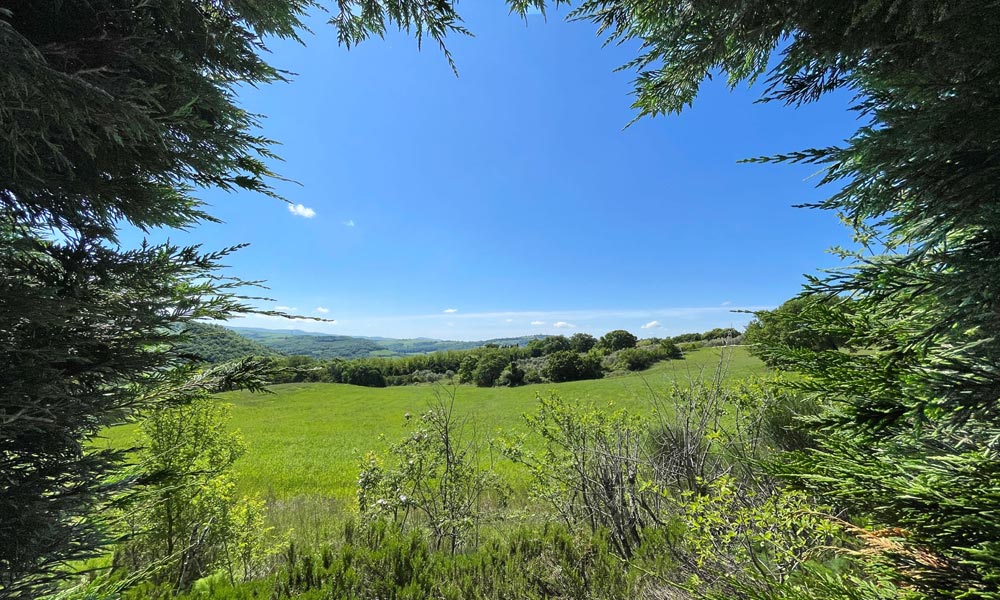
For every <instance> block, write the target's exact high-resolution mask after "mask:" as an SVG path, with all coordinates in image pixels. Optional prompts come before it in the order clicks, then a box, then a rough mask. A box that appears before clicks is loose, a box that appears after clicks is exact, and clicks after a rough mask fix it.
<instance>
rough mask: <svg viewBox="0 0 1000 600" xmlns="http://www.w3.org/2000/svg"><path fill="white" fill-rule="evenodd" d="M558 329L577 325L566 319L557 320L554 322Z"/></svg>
mask: <svg viewBox="0 0 1000 600" xmlns="http://www.w3.org/2000/svg"><path fill="white" fill-rule="evenodd" d="M552 326H553V327H555V328H556V329H575V328H576V325H574V324H572V323H567V322H566V321H556V322H555V323H553V324H552Z"/></svg>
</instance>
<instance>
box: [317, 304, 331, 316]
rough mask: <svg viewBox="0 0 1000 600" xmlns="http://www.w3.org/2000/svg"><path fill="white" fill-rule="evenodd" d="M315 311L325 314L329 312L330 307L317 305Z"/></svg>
mask: <svg viewBox="0 0 1000 600" xmlns="http://www.w3.org/2000/svg"><path fill="white" fill-rule="evenodd" d="M316 312H318V313H319V314H321V315H325V314H327V313H328V312H330V309H329V308H323V307H322V306H317V307H316Z"/></svg>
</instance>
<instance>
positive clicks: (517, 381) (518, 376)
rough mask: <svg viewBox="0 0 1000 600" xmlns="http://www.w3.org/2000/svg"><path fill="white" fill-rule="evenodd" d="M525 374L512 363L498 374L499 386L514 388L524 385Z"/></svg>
mask: <svg viewBox="0 0 1000 600" xmlns="http://www.w3.org/2000/svg"><path fill="white" fill-rule="evenodd" d="M525 377H526V373H525V371H524V369H522V368H521V367H520V366H519V365H518V364H517V363H516V362H512V363H510V364H509V365H507V367H506V368H505V369H504V370H503V372H502V373H500V378H499V379H498V380H497V383H498V384H499V385H505V386H508V387H515V386H518V385H522V384H524V383H525Z"/></svg>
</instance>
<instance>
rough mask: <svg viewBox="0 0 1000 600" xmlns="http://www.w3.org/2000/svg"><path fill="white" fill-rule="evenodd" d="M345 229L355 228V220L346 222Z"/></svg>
mask: <svg viewBox="0 0 1000 600" xmlns="http://www.w3.org/2000/svg"><path fill="white" fill-rule="evenodd" d="M344 227H354V219H348V220H346V221H344Z"/></svg>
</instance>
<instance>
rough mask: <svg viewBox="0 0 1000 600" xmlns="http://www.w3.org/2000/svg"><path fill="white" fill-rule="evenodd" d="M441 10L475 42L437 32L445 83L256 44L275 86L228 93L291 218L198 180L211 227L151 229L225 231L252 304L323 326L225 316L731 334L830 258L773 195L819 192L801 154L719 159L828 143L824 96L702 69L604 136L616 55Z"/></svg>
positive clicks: (501, 330)
mask: <svg viewBox="0 0 1000 600" xmlns="http://www.w3.org/2000/svg"><path fill="white" fill-rule="evenodd" d="M461 8H462V10H463V11H465V12H464V14H465V16H466V20H467V25H468V26H469V27H470V28H471V29H472V30H473V31H474V32H475V34H476V37H475V38H471V39H463V38H453V39H452V40H451V41H450V44H449V46H450V47H451V49H452V51H453V53H454V55H455V58H456V60H457V62H458V67H459V70H460V77H458V78H456V77H455V76H454V75H453V74H452V72H451V71H450V69H449V67H448V65H447V62H446V61H445V59H444V57H443V56H442V55H441V54H440V53H439V52H438V51H437V49H436V48H435V47H433V46H432V45H430V44H428V45H425V47H424V49H423V51H421V52H418V51H417V48H416V44H415V42H414V41H413V40H412V39H410V38H408V37H406V36H405V35H401V34H393V35H390V36H388V37H387V39H386V40H384V41H383V40H372V41H370V42H367V43H365V44H363V45H362V46H361V47H359V48H355V49H352V50H350V51H348V50H346V49H344V48H340V47H338V46H337V44H336V32H335V30H334V29H333V28H332V27H330V26H327V25H325V24H323V23H322V19H321V18H320V19H317V20H315V21H314V22H313V23H312V25H311V26H312V28H313V31H314V33H313V34H312V35H307V37H306V46H304V47H303V46H300V45H297V44H294V43H280V42H279V43H273V44H272V48H271V49H272V51H273V54H272V56H271V57H270V59H271V61H272V63H273V64H275V65H277V66H279V67H280V68H283V69H287V70H289V71H292V72H294V73H296V75H295V77H294V81H293V82H292V83H290V84H278V85H272V86H269V87H266V88H263V89H259V90H247V91H246V92H245V93H244V94H243V95H242V101H243V103H244V105H245V106H246V107H247V108H249V109H250V110H251V111H254V112H258V113H262V114H264V115H267V119H266V120H265V122H264V133H265V134H266V135H267V136H269V137H271V138H273V139H276V140H279V141H280V142H281V143H282V146H281V147H280V148H279V149H278V152H279V154H281V155H282V157H283V158H284V159H285V162H284V163H283V164H279V165H278V166H277V167H276V168H277V170H278V171H279V172H280V173H281V174H282V175H284V176H285V177H288V178H290V179H293V180H295V181H297V182H299V184H301V185H295V184H284V183H279V184H278V186H277V188H278V190H279V191H280V192H281V193H283V194H284V195H285V196H286V197H288V198H289V199H290V200H291V201H292V202H293V203H294V204H301V205H302V208H303V209H304V210H300V211H299V212H300V213H301V214H299V215H297V214H293V212H292V211H290V210H289V208H288V206H286V205H285V204H282V203H280V202H277V201H274V200H270V199H267V198H264V197H259V196H255V195H252V194H223V193H219V192H215V191H210V192H206V193H205V194H204V197H205V198H206V200H208V201H209V202H210V203H211V204H212V209H211V210H212V212H213V213H214V214H215V215H217V216H219V217H220V218H222V219H223V221H224V224H221V225H205V226H202V227H199V228H198V229H196V230H194V231H193V232H190V233H188V234H178V233H176V232H174V233H171V237H172V239H174V240H175V241H181V242H204V243H205V245H206V246H208V247H221V246H226V245H230V244H236V243H240V242H249V243H250V244H251V246H250V247H249V248H247V249H245V250H243V251H241V252H240V253H239V254H238V255H236V256H235V257H233V258H232V260H230V261H229V262H230V265H231V269H232V272H234V273H236V274H238V275H240V276H241V277H243V278H246V279H264V280H267V282H268V284H269V286H270V288H271V290H270V292H269V295H271V296H272V297H274V298H275V302H274V303H273V304H268V305H266V307H268V308H270V307H273V306H285V307H289V308H291V309H294V310H295V311H296V312H298V313H299V314H306V315H316V316H325V317H328V318H331V319H336V323H330V324H315V323H312V322H289V321H278V320H271V319H265V318H250V319H246V320H241V321H237V322H233V324H237V325H253V326H265V327H275V328H299V329H309V330H315V331H329V332H333V333H342V334H347V335H373V336H376V335H377V336H390V337H412V336H428V337H438V338H448V339H485V338H492V337H501V336H513V335H523V334H530V333H567V334H569V333H574V332H577V331H586V332H590V333H594V334H601V333H603V332H605V331H607V330H610V329H616V328H624V329H628V330H631V331H633V332H635V333H637V334H640V335H642V336H644V337H645V336H664V335H672V334H676V333H680V332H684V331H695V330H704V329H708V328H711V327H715V326H730V325H732V326H742V325H743V324H745V322H746V321H747V317H746V316H745V315H741V314H734V313H732V312H730V310H731V309H733V308H754V307H770V306H774V305H776V304H779V303H780V302H782V301H783V300H785V299H787V298H788V297H790V296H792V295H793V294H795V293H796V292H797V291H798V289H799V286H800V285H801V283H802V281H803V278H802V275H803V274H804V273H812V272H815V271H816V270H817V269H818V268H822V267H830V266H834V265H835V264H836V261H835V259H834V258H833V257H831V256H830V255H828V254H827V253H826V249H827V248H828V247H830V246H831V245H834V244H843V243H846V242H847V241H848V239H849V238H848V236H847V232H846V230H845V229H844V228H843V227H842V226H841V225H840V224H839V223H838V222H837V220H836V218H835V216H834V215H832V214H828V213H825V212H821V211H815V210H804V209H796V208H792V205H793V204H798V203H802V202H809V201H815V200H818V199H820V198H822V197H824V196H826V195H829V193H831V192H832V191H833V190H830V189H826V190H823V189H821V190H817V189H816V188H815V184H816V182H817V180H818V177H816V176H815V173H816V168H815V167H794V166H770V165H746V164H742V165H741V164H737V161H739V160H740V159H743V158H747V157H752V156H759V155H765V154H769V153H775V152H782V151H789V150H796V149H802V148H806V147H811V146H825V145H829V144H836V143H839V142H840V141H842V140H843V139H844V138H846V137H847V136H848V135H849V134H850V133H851V132H852V131H853V130H854V129H855V128H856V127H857V125H858V123H857V121H856V120H855V117H854V115H853V114H851V113H849V112H848V111H847V109H846V107H847V105H848V100H849V98H848V97H847V96H838V97H831V98H828V99H827V100H825V101H824V102H822V103H820V104H817V105H813V106H809V107H805V108H800V109H791V108H786V107H784V106H780V105H777V104H755V103H754V100H755V99H756V98H757V97H758V96H759V89H757V90H754V89H750V90H748V89H746V88H740V89H737V90H736V91H734V92H731V91H730V90H728V88H727V87H726V85H725V84H724V82H723V81H710V82H706V84H705V85H704V87H703V90H702V93H701V95H700V96H699V97H698V99H697V101H696V102H695V105H694V107H693V108H691V109H690V110H688V111H687V112H685V113H684V114H683V115H680V116H670V117H660V118H656V119H646V120H643V121H640V122H638V123H636V124H635V125H633V126H632V127H631V128H628V129H623V127H624V126H625V125H626V124H627V123H628V122H629V121H630V120H631V119H632V117H633V116H634V112H633V111H632V110H631V109H630V107H629V105H630V103H631V97H630V96H629V91H630V89H631V86H630V80H631V78H632V74H630V73H621V72H619V73H616V72H614V69H615V68H616V67H617V66H619V65H620V64H622V63H623V62H625V61H626V60H628V59H629V58H631V57H633V56H634V48H633V47H629V46H626V47H606V48H602V47H601V43H600V40H599V39H597V38H596V37H595V33H594V29H593V27H592V26H591V25H590V24H587V23H566V22H564V21H563V20H562V18H561V16H560V15H551V14H550V15H549V19H548V21H547V22H546V21H544V20H543V19H541V17H537V16H535V17H530V18H529V21H528V23H527V25H526V24H525V23H524V22H523V21H521V20H519V19H518V18H515V17H511V16H508V15H507V11H506V9H505V8H504V6H503V4H502V3H501V2H499V1H496V2H477V3H467V4H463V5H462V6H461ZM304 215H311V216H308V217H307V216H304ZM321 308H322V309H325V310H326V311H328V312H318V311H319V309H321ZM445 311H450V312H445ZM653 322H656V324H654V325H651V326H650V327H648V328H646V329H642V326H643V325H647V324H650V323H653ZM557 324H559V326H557Z"/></svg>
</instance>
